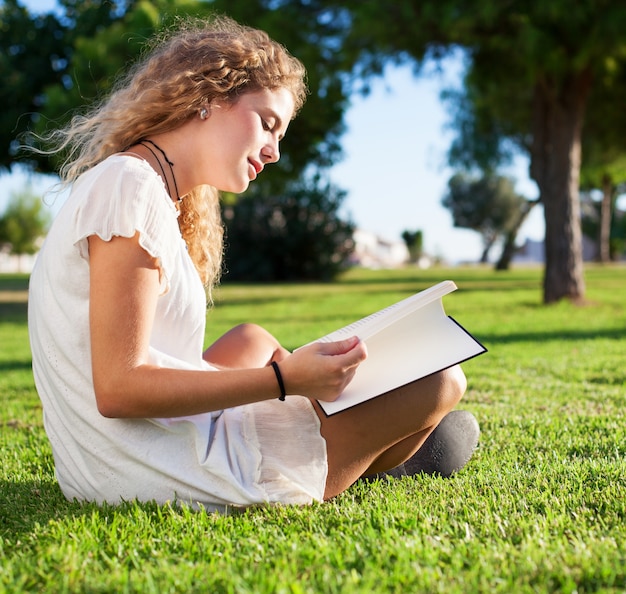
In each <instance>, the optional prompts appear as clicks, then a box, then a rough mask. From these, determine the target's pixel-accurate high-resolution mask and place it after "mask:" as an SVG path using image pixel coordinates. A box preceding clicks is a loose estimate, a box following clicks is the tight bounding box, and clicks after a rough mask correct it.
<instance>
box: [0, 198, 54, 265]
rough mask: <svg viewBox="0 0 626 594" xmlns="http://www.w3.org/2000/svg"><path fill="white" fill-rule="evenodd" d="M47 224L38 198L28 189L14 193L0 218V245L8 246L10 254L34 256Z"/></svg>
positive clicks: (48, 221) (47, 221)
mask: <svg viewBox="0 0 626 594" xmlns="http://www.w3.org/2000/svg"><path fill="white" fill-rule="evenodd" d="M49 223H50V216H49V213H48V212H47V211H46V210H45V209H44V206H43V202H42V200H41V197H40V196H37V195H36V194H34V193H33V192H32V190H31V189H30V188H26V189H25V190H23V191H22V192H15V193H13V194H11V197H10V198H9V203H8V205H7V207H6V209H5V211H4V213H3V214H2V216H1V217H0V245H1V244H3V243H6V244H8V245H9V246H10V248H9V249H10V253H11V254H17V255H21V254H34V253H35V252H36V251H37V250H38V249H39V241H40V240H41V239H42V238H43V236H44V234H45V232H46V230H47V228H48V225H49Z"/></svg>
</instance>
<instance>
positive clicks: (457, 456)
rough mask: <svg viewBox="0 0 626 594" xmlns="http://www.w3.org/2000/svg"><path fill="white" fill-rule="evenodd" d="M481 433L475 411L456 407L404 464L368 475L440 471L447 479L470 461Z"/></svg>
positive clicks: (377, 476)
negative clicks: (471, 411)
mask: <svg viewBox="0 0 626 594" xmlns="http://www.w3.org/2000/svg"><path fill="white" fill-rule="evenodd" d="M479 435H480V427H479V426H478V421H477V420H476V417H474V415H473V414H472V413H470V412H468V411H466V410H453V411H452V412H449V413H448V414H447V415H446V416H445V417H444V418H443V419H442V421H441V423H439V425H437V427H436V428H435V429H434V430H433V432H432V433H431V434H430V435H429V436H428V438H427V439H426V441H425V442H424V445H422V447H421V448H420V449H419V450H418V451H417V452H416V453H415V454H413V456H411V457H410V458H409V459H408V460H407V461H406V462H405V463H404V464H400V466H396V467H395V468H392V469H391V470H387V471H386V472H380V473H378V474H376V475H371V476H368V477H365V478H366V479H370V478H381V477H384V476H391V477H394V478H399V477H402V476H412V475H414V474H419V473H424V474H438V475H440V476H443V477H446V478H447V477H449V476H451V475H452V474H454V473H455V472H457V471H459V470H461V468H463V467H464V466H465V465H466V464H467V462H468V461H469V459H470V458H471V457H472V454H473V453H474V450H475V449H476V446H477V445H478V437H479Z"/></svg>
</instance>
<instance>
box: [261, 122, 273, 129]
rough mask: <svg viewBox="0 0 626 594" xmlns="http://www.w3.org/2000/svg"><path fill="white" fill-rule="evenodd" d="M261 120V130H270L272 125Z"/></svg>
mask: <svg viewBox="0 0 626 594" xmlns="http://www.w3.org/2000/svg"><path fill="white" fill-rule="evenodd" d="M261 121H262V122H263V130H267V131H268V132H271V131H272V126H270V125H269V124H268V123H267V122H266V121H265V120H261Z"/></svg>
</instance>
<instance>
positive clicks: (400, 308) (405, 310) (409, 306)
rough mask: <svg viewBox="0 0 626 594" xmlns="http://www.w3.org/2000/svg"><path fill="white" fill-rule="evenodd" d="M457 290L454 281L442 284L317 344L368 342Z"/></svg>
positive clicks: (412, 296)
mask: <svg viewBox="0 0 626 594" xmlns="http://www.w3.org/2000/svg"><path fill="white" fill-rule="evenodd" d="M456 288H457V286H456V285H455V284H454V282H453V281H450V280H448V281H443V282H440V283H438V284H436V285H434V286H432V287H430V288H428V289H425V290H424V291H420V292H419V293H416V294H415V295H411V296H410V297H407V298H406V299H403V300H402V301H398V302H397V303H394V304H393V305H390V306H389V307H386V308H384V309H381V310H380V311H377V312H375V313H373V314H371V315H369V316H367V317H365V318H361V319H360V320H357V321H356V322H353V323H352V324H349V325H348V326H344V327H343V328H340V329H339V330H335V331H333V332H331V333H330V334H327V335H326V336H323V337H322V338H319V339H318V340H317V341H316V342H333V341H336V340H343V339H344V338H350V337H351V336H358V337H359V338H360V339H361V340H367V339H368V338H370V337H371V336H374V334H376V333H378V332H380V331H381V330H382V329H383V328H385V327H386V326H389V325H390V324H393V323H395V322H397V321H398V320H401V319H402V318H404V317H405V316H407V315H409V314H410V313H411V312H413V311H415V310H416V309H419V308H420V307H424V306H425V305H427V304H429V303H430V302H432V301H434V300H437V299H441V298H442V297H443V296H444V295H447V294H448V293H450V292H452V291H454V290H456Z"/></svg>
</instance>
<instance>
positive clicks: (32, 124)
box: [0, 0, 134, 172]
mask: <svg viewBox="0 0 626 594" xmlns="http://www.w3.org/2000/svg"><path fill="white" fill-rule="evenodd" d="M59 4H60V5H61V6H62V7H63V8H64V10H65V12H64V15H63V16H62V17H59V16H57V14H56V13H48V14H43V15H37V16H33V15H31V14H30V13H29V12H28V10H27V9H26V8H24V7H23V6H21V5H20V3H19V1H18V0H3V2H2V4H1V5H0V32H1V35H0V48H1V50H2V51H1V52H0V74H1V75H2V79H3V81H4V84H3V85H2V87H1V88H0V99H2V105H3V110H2V114H0V168H6V169H10V167H11V165H12V164H13V163H14V162H15V161H18V160H19V161H24V159H25V157H24V156H23V155H19V154H17V152H16V151H17V148H18V146H19V145H20V144H21V143H22V142H25V139H24V138H22V135H23V134H24V133H25V132H27V131H30V130H33V129H34V128H36V127H37V126H41V125H43V122H41V113H42V111H45V109H46V105H47V103H48V98H47V96H46V94H47V90H48V89H49V88H50V87H52V88H64V89H66V90H67V86H70V85H71V83H70V81H71V80H72V79H71V73H72V68H71V66H72V56H73V55H74V52H75V43H76V39H77V38H78V37H81V36H82V37H84V38H90V37H92V36H94V35H96V33H97V32H98V31H100V30H101V29H102V28H105V27H107V26H108V25H109V24H110V23H113V22H115V21H116V20H117V19H118V18H119V15H120V13H123V11H124V10H127V9H129V8H130V7H131V6H132V5H133V4H134V0H127V1H122V2H116V1H111V2H99V1H95V0H86V1H85V0H62V1H61V2H59ZM85 82H86V81H85ZM25 162H27V163H28V164H30V165H31V166H33V167H37V168H38V169H39V170H41V171H44V172H50V171H52V169H51V167H50V164H49V163H48V160H47V159H46V158H39V157H36V156H29V158H28V160H27V161H25Z"/></svg>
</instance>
